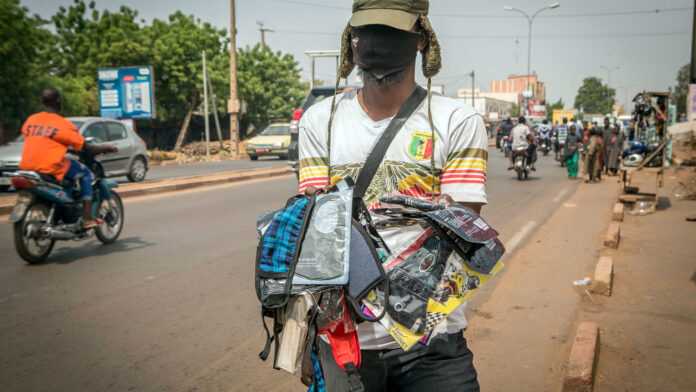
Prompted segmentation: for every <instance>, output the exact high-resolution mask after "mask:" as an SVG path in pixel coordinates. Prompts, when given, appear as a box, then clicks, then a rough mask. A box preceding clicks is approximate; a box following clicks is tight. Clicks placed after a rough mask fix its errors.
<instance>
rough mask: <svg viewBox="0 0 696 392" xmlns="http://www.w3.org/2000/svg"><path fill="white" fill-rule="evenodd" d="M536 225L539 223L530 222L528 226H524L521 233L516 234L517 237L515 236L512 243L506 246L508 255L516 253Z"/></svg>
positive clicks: (511, 239) (511, 240) (509, 242)
mask: <svg viewBox="0 0 696 392" xmlns="http://www.w3.org/2000/svg"><path fill="white" fill-rule="evenodd" d="M536 225H537V223H536V222H535V221H529V222H527V224H526V225H524V226H522V228H521V229H520V231H518V232H517V233H515V235H513V236H512V238H510V241H508V242H507V244H505V249H506V251H507V253H512V252H514V251H515V249H516V248H517V247H518V246H519V245H520V243H521V242H522V240H524V239H525V237H527V235H529V233H531V232H532V230H534V228H535V227H536Z"/></svg>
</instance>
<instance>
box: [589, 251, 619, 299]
mask: <svg viewBox="0 0 696 392" xmlns="http://www.w3.org/2000/svg"><path fill="white" fill-rule="evenodd" d="M613 279H614V260H612V258H611V257H607V256H602V257H600V258H599V261H598V262H597V267H595V273H594V280H593V281H592V287H590V292H592V293H594V294H599V295H606V296H607V297H610V296H611V287H612V282H613Z"/></svg>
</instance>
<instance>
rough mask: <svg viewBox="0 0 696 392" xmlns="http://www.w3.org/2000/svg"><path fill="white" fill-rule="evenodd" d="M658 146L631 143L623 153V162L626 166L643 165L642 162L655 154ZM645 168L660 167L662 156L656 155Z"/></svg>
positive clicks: (637, 142) (654, 144)
mask: <svg viewBox="0 0 696 392" xmlns="http://www.w3.org/2000/svg"><path fill="white" fill-rule="evenodd" d="M659 146H660V145H659V144H658V143H653V144H646V143H644V142H641V141H632V142H630V143H629V145H628V148H626V149H625V150H624V151H623V154H622V156H623V162H624V165H626V166H638V165H640V164H641V163H643V160H645V158H647V157H648V156H649V155H650V154H652V153H653V152H655V150H657V148H658V147H659ZM646 166H647V167H660V166H662V155H660V154H658V155H657V156H656V157H655V158H653V159H652V160H651V161H650V162H649V163H648V164H647V165H646Z"/></svg>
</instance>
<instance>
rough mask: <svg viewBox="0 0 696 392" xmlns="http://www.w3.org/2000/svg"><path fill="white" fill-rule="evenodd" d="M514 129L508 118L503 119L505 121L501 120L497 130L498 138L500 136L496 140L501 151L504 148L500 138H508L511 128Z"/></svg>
mask: <svg viewBox="0 0 696 392" xmlns="http://www.w3.org/2000/svg"><path fill="white" fill-rule="evenodd" d="M514 127H515V126H514V125H513V124H512V119H511V118H510V117H507V118H505V120H503V123H502V124H500V128H499V129H498V132H499V133H500V135H498V136H500V137H499V138H498V140H499V143H498V145H499V146H500V148H501V149H504V147H505V146H503V145H502V138H503V137H505V136H509V135H510V131H512V128H514Z"/></svg>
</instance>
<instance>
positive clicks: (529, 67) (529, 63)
mask: <svg viewBox="0 0 696 392" xmlns="http://www.w3.org/2000/svg"><path fill="white" fill-rule="evenodd" d="M560 6H561V3H558V2H556V3H552V4H549V5H547V6H546V7H543V8H541V9H539V10H537V11H536V12H535V13H534V14H532V15H531V16H530V15H529V14H528V13H526V12H525V11H523V10H521V9H519V8H515V7H511V6H505V7H503V9H504V10H505V11H512V12H517V13H520V14H522V16H524V17H525V18H527V23H528V24H529V35H528V37H527V41H528V42H527V87H526V89H525V94H524V95H525V97H524V113H526V114H527V115H529V94H530V93H531V91H530V88H531V84H532V80H531V79H532V26H533V25H534V20H535V19H536V17H537V16H539V14H540V13H542V12H544V11H546V10H552V9H555V8H558V7H560Z"/></svg>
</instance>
